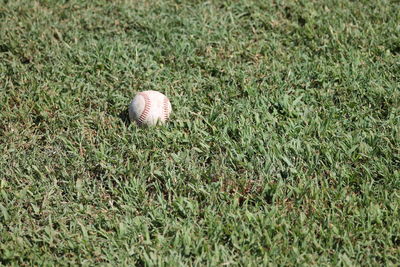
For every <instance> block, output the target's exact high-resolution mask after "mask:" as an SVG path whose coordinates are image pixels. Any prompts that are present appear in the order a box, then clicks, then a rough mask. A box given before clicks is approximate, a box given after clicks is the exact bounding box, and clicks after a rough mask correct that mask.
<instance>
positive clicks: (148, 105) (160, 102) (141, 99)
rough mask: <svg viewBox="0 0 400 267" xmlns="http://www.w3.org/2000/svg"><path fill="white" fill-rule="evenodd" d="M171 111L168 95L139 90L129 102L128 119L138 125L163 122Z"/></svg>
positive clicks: (152, 124)
mask: <svg viewBox="0 0 400 267" xmlns="http://www.w3.org/2000/svg"><path fill="white" fill-rule="evenodd" d="M171 112H172V106H171V102H170V101H169V99H168V97H166V96H165V95H164V94H162V93H160V92H158V91H143V92H139V93H138V94H137V95H136V96H135V97H134V98H133V100H132V101H131V103H130V104H129V119H130V120H131V121H135V122H136V123H137V124H138V125H139V126H154V125H157V124H163V123H165V122H166V121H167V120H168V118H169V116H170V114H171Z"/></svg>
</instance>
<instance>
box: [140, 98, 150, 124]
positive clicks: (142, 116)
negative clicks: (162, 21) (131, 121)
mask: <svg viewBox="0 0 400 267" xmlns="http://www.w3.org/2000/svg"><path fill="white" fill-rule="evenodd" d="M139 95H141V96H142V97H143V98H144V109H143V112H142V114H140V117H139V119H138V121H139V123H143V122H144V120H145V119H146V117H147V115H149V112H150V107H151V102H150V98H149V96H148V95H147V94H146V93H144V92H141V93H139Z"/></svg>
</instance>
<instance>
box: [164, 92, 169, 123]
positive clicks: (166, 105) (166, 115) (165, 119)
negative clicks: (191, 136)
mask: <svg viewBox="0 0 400 267" xmlns="http://www.w3.org/2000/svg"><path fill="white" fill-rule="evenodd" d="M168 102H169V100H168V97H164V102H163V118H164V121H167V119H168Z"/></svg>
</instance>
